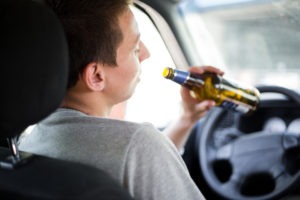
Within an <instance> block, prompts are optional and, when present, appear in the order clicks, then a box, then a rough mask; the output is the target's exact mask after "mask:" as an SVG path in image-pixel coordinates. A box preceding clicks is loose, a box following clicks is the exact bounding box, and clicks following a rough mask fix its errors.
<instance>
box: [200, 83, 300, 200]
mask: <svg viewBox="0 0 300 200" xmlns="http://www.w3.org/2000/svg"><path fill="white" fill-rule="evenodd" d="M258 89H259V91H260V92H261V93H266V92H272V93H279V94H283V95H285V96H286V97H287V98H288V99H289V100H292V101H294V102H296V103H297V104H300V95H299V94H298V93H296V92H295V91H292V90H289V89H286V88H283V87H278V86H261V87H258ZM258 109H259V108H258ZM228 112H230V111H226V110H223V109H221V108H214V109H212V111H211V112H210V113H209V116H208V117H207V118H208V119H209V120H206V121H205V123H203V124H204V126H203V128H202V132H201V136H200V142H199V145H198V155H199V161H200V168H201V170H202V174H203V176H204V179H205V180H206V182H207V183H208V185H209V186H210V187H211V188H213V190H214V191H215V192H217V193H218V194H219V195H220V196H222V197H224V198H225V199H238V200H259V199H276V198H278V197H280V196H283V195H284V194H285V193H286V192H287V191H288V189H289V188H292V187H294V185H295V184H296V182H297V180H299V178H300V172H299V171H298V172H297V173H296V174H293V175H290V174H289V173H287V170H286V167H285V165H284V163H283V161H282V157H283V155H284V153H285V152H286V150H287V149H289V148H290V146H289V145H283V144H282V141H285V140H287V141H292V145H293V144H295V141H296V145H298V146H299V144H298V143H297V141H298V138H295V136H292V135H284V134H282V133H278V134H246V135H245V134H243V133H242V132H240V131H239V130H238V129H235V128H234V127H231V128H230V129H229V130H226V131H229V132H230V133H231V135H230V137H232V138H234V137H236V138H238V139H232V142H231V141H230V142H228V143H226V144H225V145H221V146H220V148H219V147H218V146H217V147H216V144H214V145H212V143H213V142H214V143H216V139H215V138H213V137H215V132H216V128H215V127H218V123H219V122H220V120H221V119H222V118H224V117H225V116H226V114H227V113H228ZM261 133H262V132H261ZM286 137H287V138H286ZM221 140H222V139H221ZM263 140H271V141H272V142H269V143H268V144H270V145H268V146H264V144H263V142H261V144H258V143H259V142H260V141H263ZM293 141H294V143H293ZM223 142H224V141H223ZM253 143H255V145H254V146H255V149H253V148H251V144H253ZM289 144H290V143H289ZM252 146H253V145H252ZM212 147H213V148H212ZM278 147H279V148H278ZM235 149H239V150H238V151H235ZM241 151H243V152H242V153H241ZM262 152H263V153H262ZM260 154H262V155H264V156H265V157H261V156H260ZM266 154H267V156H266ZM250 158H255V159H260V161H261V162H259V163H258V164H257V162H255V163H256V165H254V164H253V163H252V162H245V161H247V159H248V160H249V159H250ZM243 159H244V160H243ZM264 159H266V160H267V161H268V162H271V163H268V162H264ZM220 163H221V164H220ZM240 165H241V166H242V167H241V166H240ZM216 166H219V167H220V166H221V167H223V168H225V170H227V171H226V172H228V173H227V174H228V175H227V176H226V177H224V176H223V175H222V176H221V177H220V176H219V175H218V174H216V170H215V169H216ZM222 170H223V169H222ZM225 174H226V173H225ZM256 175H259V176H257V177H263V179H261V180H260V179H259V178H258V179H256V180H255V181H263V180H267V182H266V183H263V184H265V185H264V186H265V187H266V190H265V191H262V192H258V193H257V194H248V193H247V192H245V191H244V190H243V187H246V186H247V184H248V185H249V184H250V185H251V178H252V179H253V176H256ZM257 177H256V178H257ZM252 181H253V180H252ZM255 181H254V182H255ZM268 187H269V188H268Z"/></svg>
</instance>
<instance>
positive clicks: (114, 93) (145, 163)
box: [20, 0, 222, 200]
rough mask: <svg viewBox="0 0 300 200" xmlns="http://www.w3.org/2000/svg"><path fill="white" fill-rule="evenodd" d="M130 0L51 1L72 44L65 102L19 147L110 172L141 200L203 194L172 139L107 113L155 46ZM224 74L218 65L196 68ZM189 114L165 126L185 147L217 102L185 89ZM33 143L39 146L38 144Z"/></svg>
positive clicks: (127, 91)
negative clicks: (149, 46) (148, 41)
mask: <svg viewBox="0 0 300 200" xmlns="http://www.w3.org/2000/svg"><path fill="white" fill-rule="evenodd" d="M130 3H131V2H130V0H110V1H107V0H49V1H48V4H49V5H50V6H51V7H52V8H53V10H54V11H55V12H56V13H57V15H58V16H59V18H60V19H61V21H62V23H63V26H64V28H65V31H66V35H67V39H68V43H69V47H70V58H71V60H70V62H71V64H70V70H69V83H68V90H67V93H66V95H65V98H64V100H63V102H62V106H61V108H59V109H58V110H57V111H56V112H54V113H53V114H52V115H50V116H49V117H47V118H46V119H45V120H44V121H43V122H41V123H39V124H38V125H37V126H36V128H35V129H34V130H33V132H32V133H31V134H29V135H28V136H26V137H25V138H23V139H22V140H21V143H20V149H21V150H26V151H31V152H34V153H37V154H42V155H46V156H50V157H55V158H61V159H66V160H73V161H78V162H82V163H85V164H89V165H92V166H96V167H98V168H100V169H103V170H105V171H107V172H108V173H109V174H110V175H111V176H112V177H113V178H114V179H116V180H117V181H118V182H119V183H120V184H121V185H122V186H123V187H124V188H125V189H127V190H128V191H129V193H130V194H131V195H132V197H134V198H135V199H140V200H148V199H159V200H168V199H170V200H176V199H178V200H179V199H181V200H183V199H184V200H185V199H188V200H192V199H195V200H196V199H197V200H199V199H204V197H203V196H202V194H201V193H200V191H199V190H198V188H197V187H196V185H195V184H194V183H193V181H192V179H191V178H190V176H189V174H188V171H187V169H186V166H185V164H184V162H183V160H182V159H181V157H180V155H179V154H178V151H177V149H176V148H175V146H174V144H173V143H171V142H170V141H169V140H168V139H167V138H166V137H165V136H164V135H163V134H161V133H159V132H158V131H157V130H156V129H155V128H154V127H153V125H151V124H148V123H143V124H138V123H132V122H127V121H120V120H114V119H109V118H108V117H109V114H110V111H111V109H112V107H113V106H114V105H116V104H118V103H120V102H122V101H125V100H127V99H128V98H129V97H130V96H131V95H132V93H133V92H134V89H135V87H136V85H137V83H138V82H139V76H140V63H141V62H142V61H143V60H145V59H146V58H148V57H149V52H148V50H147V48H146V47H145V46H144V44H143V42H142V41H141V40H140V34H139V30H138V27H137V24H136V21H135V19H134V16H133V14H132V12H131V10H130V8H129V5H130ZM193 70H195V71H198V72H199V73H203V71H205V70H208V71H213V72H216V73H219V74H222V72H220V71H219V70H217V69H215V68H212V67H203V68H193ZM182 97H183V100H184V102H185V103H184V106H183V107H184V110H185V112H184V113H183V114H182V116H181V117H180V120H181V122H182V123H177V124H176V125H174V126H173V127H171V128H169V129H167V130H166V131H167V132H168V135H169V136H170V138H171V139H172V140H173V141H174V143H175V144H176V145H177V146H178V147H180V146H181V145H182V143H184V142H183V141H184V140H185V138H186V137H187V136H186V135H187V132H188V131H189V130H190V129H191V127H192V126H193V123H194V122H195V121H196V120H198V118H199V117H201V116H202V115H204V114H205V112H206V111H207V110H208V109H209V108H210V107H211V106H213V105H214V103H213V102H210V101H203V102H201V103H198V102H196V101H195V100H194V99H193V98H192V97H190V95H189V92H188V91H187V90H185V89H183V90H182ZM33 143H34V145H32V144H33Z"/></svg>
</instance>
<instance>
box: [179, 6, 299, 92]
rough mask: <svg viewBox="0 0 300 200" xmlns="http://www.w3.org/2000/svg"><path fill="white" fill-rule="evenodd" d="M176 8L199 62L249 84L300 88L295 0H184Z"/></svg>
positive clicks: (297, 13) (297, 19)
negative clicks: (184, 23) (217, 68)
mask: <svg viewBox="0 0 300 200" xmlns="http://www.w3.org/2000/svg"><path fill="white" fill-rule="evenodd" d="M180 9H181V12H182V13H183V16H184V20H185V22H186V23H187V27H188V29H189V32H190V34H191V38H192V40H193V44H195V49H197V53H198V56H199V58H201V61H202V62H204V63H203V64H210V65H215V66H217V67H220V68H223V69H224V70H225V72H226V75H228V76H230V77H232V78H234V79H237V80H240V81H243V82H248V83H250V84H255V85H266V84H267V85H270V84H273V85H280V86H285V87H289V88H293V89H297V90H298V91H299V88H300V67H299V63H300V56H299V53H300V34H299V32H300V14H299V13H300V12H299V11H300V2H299V1H297V0H276V1H275V0H273V1H272V0H266V1H257V0H226V1H223V0H187V1H183V3H182V4H181V6H180Z"/></svg>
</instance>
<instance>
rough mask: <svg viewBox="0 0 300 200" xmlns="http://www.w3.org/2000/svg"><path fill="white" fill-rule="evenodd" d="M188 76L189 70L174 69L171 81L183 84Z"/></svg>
mask: <svg viewBox="0 0 300 200" xmlns="http://www.w3.org/2000/svg"><path fill="white" fill-rule="evenodd" d="M189 76H190V73H189V72H186V71H181V70H176V71H175V75H174V78H173V81H175V82H176V83H179V84H184V83H185V82H186V80H187V79H188V77H189Z"/></svg>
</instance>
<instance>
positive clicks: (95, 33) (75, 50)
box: [47, 0, 132, 88]
mask: <svg viewBox="0 0 300 200" xmlns="http://www.w3.org/2000/svg"><path fill="white" fill-rule="evenodd" d="M131 3H132V2H131V0H47V4H48V5H49V6H50V7H51V8H52V9H53V10H54V12H56V14H57V15H58V16H59V18H60V19H61V21H62V24H63V26H64V29H65V32H66V35H67V39H68V44H69V50H70V72H69V81H68V88H70V87H72V86H74V85H75V84H76V82H77V81H78V77H79V73H81V72H82V71H83V69H84V68H85V66H86V65H87V64H88V63H90V62H93V61H94V62H99V63H102V64H105V65H110V66H116V65H117V63H116V52H117V47H118V46H119V44H120V43H121V41H122V39H123V35H122V31H121V30H120V26H119V22H118V20H119V18H118V17H119V16H120V15H121V14H122V13H124V12H126V11H127V10H128V9H129V7H128V6H129V5H130V4H131Z"/></svg>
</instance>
